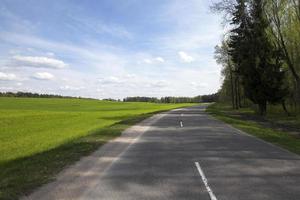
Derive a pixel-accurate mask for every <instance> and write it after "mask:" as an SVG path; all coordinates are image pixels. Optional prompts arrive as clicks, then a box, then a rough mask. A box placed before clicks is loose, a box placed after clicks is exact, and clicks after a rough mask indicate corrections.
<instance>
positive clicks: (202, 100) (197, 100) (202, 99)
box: [123, 93, 219, 103]
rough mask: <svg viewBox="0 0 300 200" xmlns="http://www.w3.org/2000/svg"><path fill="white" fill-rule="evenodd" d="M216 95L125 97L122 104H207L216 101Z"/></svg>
mask: <svg viewBox="0 0 300 200" xmlns="http://www.w3.org/2000/svg"><path fill="white" fill-rule="evenodd" d="M218 96H219V95H218V93H216V94H210V95H202V96H196V97H161V98H156V97H126V98H124V99H123V101H124V102H152V103H209V102H216V101H217V100H218Z"/></svg>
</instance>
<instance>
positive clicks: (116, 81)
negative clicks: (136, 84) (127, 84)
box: [98, 76, 124, 85]
mask: <svg viewBox="0 0 300 200" xmlns="http://www.w3.org/2000/svg"><path fill="white" fill-rule="evenodd" d="M98 80H99V82H100V83H101V84H104V85H108V84H120V83H123V82H124V80H122V79H121V78H119V77H115V76H110V77H107V78H99V79H98Z"/></svg>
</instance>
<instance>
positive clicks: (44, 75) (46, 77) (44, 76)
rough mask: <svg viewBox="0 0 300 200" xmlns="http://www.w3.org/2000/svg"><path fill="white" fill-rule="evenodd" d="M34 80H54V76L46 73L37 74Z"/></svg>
mask: <svg viewBox="0 0 300 200" xmlns="http://www.w3.org/2000/svg"><path fill="white" fill-rule="evenodd" d="M32 77H33V78H35V79H39V80H52V79H54V76H53V75H52V74H50V73H48V72H37V73H35V74H34V75H33V76H32Z"/></svg>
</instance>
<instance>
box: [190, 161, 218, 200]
mask: <svg viewBox="0 0 300 200" xmlns="http://www.w3.org/2000/svg"><path fill="white" fill-rule="evenodd" d="M195 165H196V167H197V169H198V172H199V174H200V176H201V178H202V181H203V183H204V185H205V187H206V190H207V192H208V194H209V196H210V199H211V200H218V199H217V197H216V196H215V195H214V193H213V191H212V190H211V189H210V187H209V185H208V181H207V179H206V177H205V174H204V172H203V171H202V169H201V167H200V164H199V163H198V162H195Z"/></svg>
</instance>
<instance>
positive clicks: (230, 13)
mask: <svg viewBox="0 0 300 200" xmlns="http://www.w3.org/2000/svg"><path fill="white" fill-rule="evenodd" d="M211 9H212V10H213V11H214V12H216V13H221V14H223V15H224V21H223V26H224V27H225V30H227V31H226V32H225V34H224V36H223V38H222V41H221V42H220V44H219V45H217V46H216V47H215V59H216V61H217V63H218V64H220V65H222V79H223V84H222V86H221V89H220V91H219V101H221V102H226V103H230V104H231V106H232V108H233V109H237V110H238V109H240V108H242V107H249V106H254V107H255V109H256V110H257V112H258V113H259V114H260V115H262V116H264V115H266V114H267V111H268V107H269V106H270V105H277V106H280V107H281V108H282V112H285V113H286V114H287V115H290V114H291V113H298V112H299V110H300V0H223V1H219V2H215V3H214V4H213V5H212V7H211Z"/></svg>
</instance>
